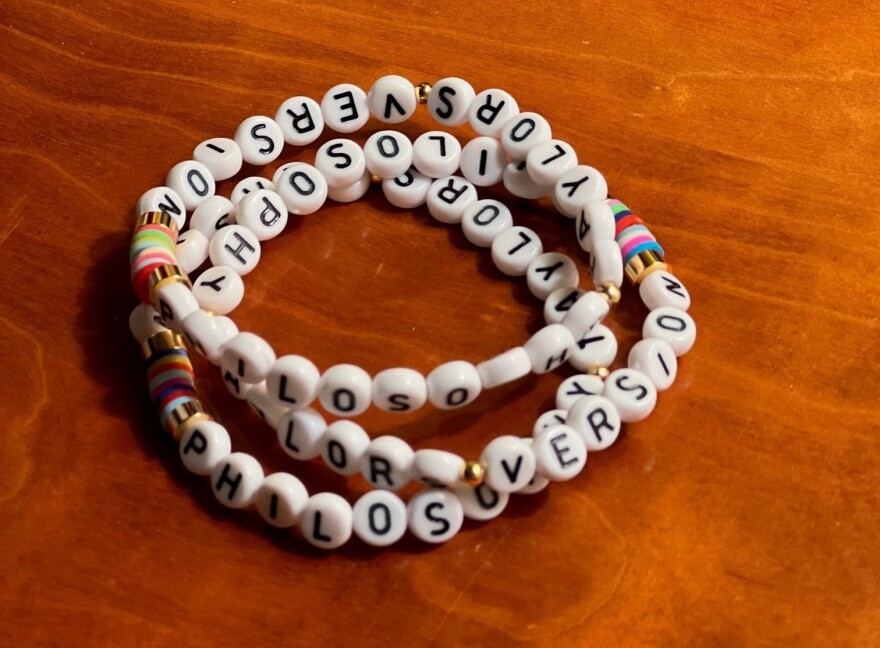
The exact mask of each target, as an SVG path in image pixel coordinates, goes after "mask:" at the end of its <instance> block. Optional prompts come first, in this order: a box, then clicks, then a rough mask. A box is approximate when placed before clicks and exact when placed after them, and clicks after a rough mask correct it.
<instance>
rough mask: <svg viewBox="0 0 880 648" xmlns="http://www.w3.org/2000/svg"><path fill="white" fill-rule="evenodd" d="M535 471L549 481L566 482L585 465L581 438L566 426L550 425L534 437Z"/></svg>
mask: <svg viewBox="0 0 880 648" xmlns="http://www.w3.org/2000/svg"><path fill="white" fill-rule="evenodd" d="M532 452H534V453H535V462H536V466H537V467H536V471H537V472H538V474H540V475H543V476H544V477H546V478H547V479H549V480H550V481H568V480H569V479H572V478H573V477H576V476H577V475H579V474H580V472H581V471H582V470H583V469H584V467H585V466H586V465H587V447H586V445H585V444H584V439H583V437H582V436H581V435H580V434H579V433H578V432H577V430H575V429H574V428H571V427H569V426H567V425H551V426H550V427H548V428H547V429H546V430H543V431H542V432H540V433H539V434H538V435H536V436H535V437H534V442H533V443H532Z"/></svg>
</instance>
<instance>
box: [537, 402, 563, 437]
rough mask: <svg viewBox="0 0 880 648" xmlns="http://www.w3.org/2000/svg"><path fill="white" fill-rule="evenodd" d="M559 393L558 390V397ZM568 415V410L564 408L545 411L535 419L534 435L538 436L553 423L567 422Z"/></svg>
mask: <svg viewBox="0 0 880 648" xmlns="http://www.w3.org/2000/svg"><path fill="white" fill-rule="evenodd" d="M558 394H559V392H557V398H558ZM566 416H568V412H567V411H566V410H564V409H554V410H550V411H549V412H544V413H543V414H541V416H539V417H538V418H537V419H536V420H535V425H534V426H532V437H535V436H537V435H538V434H539V433H540V432H541V431H542V430H546V429H547V428H548V427H550V426H551V425H560V424H562V423H565V417H566Z"/></svg>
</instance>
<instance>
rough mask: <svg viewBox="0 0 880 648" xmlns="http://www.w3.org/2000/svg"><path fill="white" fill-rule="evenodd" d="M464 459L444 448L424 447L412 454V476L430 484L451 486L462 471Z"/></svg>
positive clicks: (458, 478) (459, 477)
mask: <svg viewBox="0 0 880 648" xmlns="http://www.w3.org/2000/svg"><path fill="white" fill-rule="evenodd" d="M464 468H465V460H464V459H462V458H461V457H460V456H458V455H457V454H454V453H452V452H446V451H445V450H434V449H430V448H426V449H424V450H416V452H415V455H414V456H413V465H412V478H413V479H414V480H415V481H418V482H421V483H423V484H429V485H431V486H452V485H453V484H456V483H458V481H459V480H460V479H461V475H462V473H463V472H464Z"/></svg>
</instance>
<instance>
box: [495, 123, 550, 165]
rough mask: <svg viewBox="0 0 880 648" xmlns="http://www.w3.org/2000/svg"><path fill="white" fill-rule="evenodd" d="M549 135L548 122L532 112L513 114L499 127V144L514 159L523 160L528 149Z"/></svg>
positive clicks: (547, 138) (543, 140)
mask: <svg viewBox="0 0 880 648" xmlns="http://www.w3.org/2000/svg"><path fill="white" fill-rule="evenodd" d="M551 137H552V131H551V129H550V124H549V123H548V122H547V120H546V119H544V118H543V117H541V115H539V114H537V113H533V112H524V113H520V114H518V115H515V116H514V117H513V118H511V119H509V120H508V121H507V123H505V124H504V126H503V127H502V128H501V146H503V147H504V150H505V151H506V152H507V154H508V155H509V156H510V157H512V158H513V159H514V160H525V159H526V157H527V156H528V154H529V151H531V150H532V149H533V148H534V147H535V146H536V145H538V144H540V143H541V142H546V141H547V140H549V139H550V138H551Z"/></svg>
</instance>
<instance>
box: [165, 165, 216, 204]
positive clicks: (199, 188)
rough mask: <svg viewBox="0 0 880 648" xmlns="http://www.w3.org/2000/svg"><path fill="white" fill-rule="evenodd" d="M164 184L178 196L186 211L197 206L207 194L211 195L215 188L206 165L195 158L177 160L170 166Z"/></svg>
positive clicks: (212, 177)
mask: <svg viewBox="0 0 880 648" xmlns="http://www.w3.org/2000/svg"><path fill="white" fill-rule="evenodd" d="M165 184H166V185H168V187H170V188H171V189H172V190H173V191H175V192H176V193H177V195H178V196H180V199H181V200H182V201H183V205H184V207H186V209H187V210H188V211H192V210H193V209H195V208H196V207H198V206H199V205H200V204H201V203H202V201H203V200H205V198H207V197H208V196H213V195H214V192H215V191H216V189H217V186H216V184H215V183H214V176H212V175H211V172H210V171H209V170H208V167H206V166H205V165H204V164H202V163H201V162H196V161H195V160H186V161H184V162H178V163H177V164H175V165H174V166H173V167H171V170H170V171H169V172H168V176H167V177H166V178H165Z"/></svg>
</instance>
